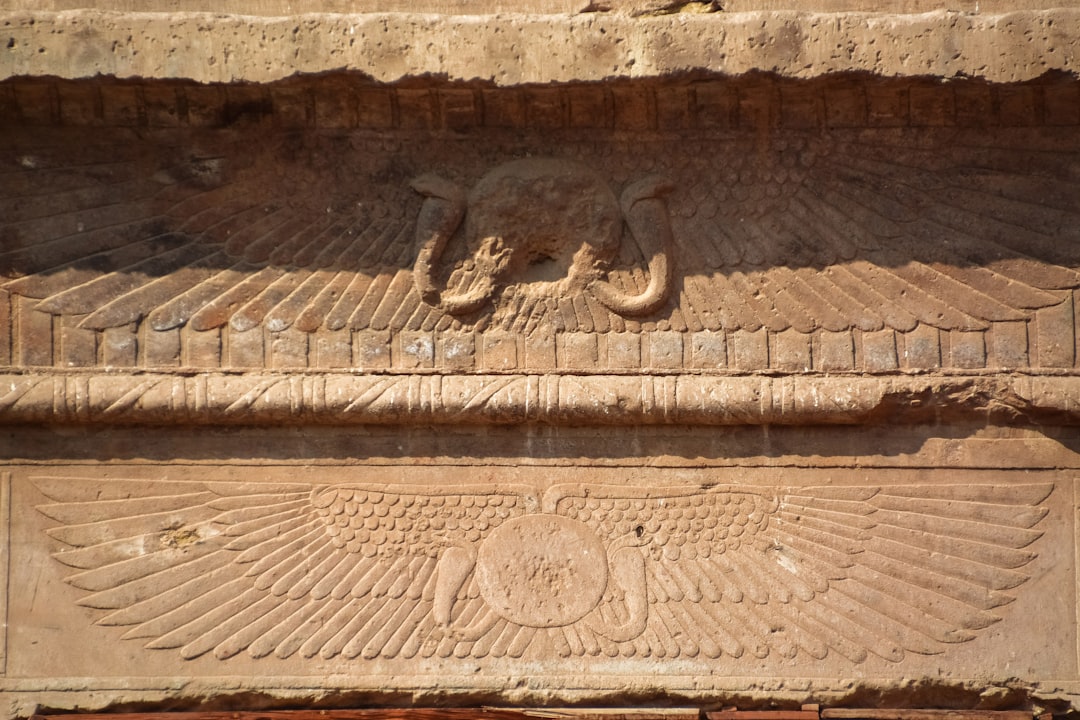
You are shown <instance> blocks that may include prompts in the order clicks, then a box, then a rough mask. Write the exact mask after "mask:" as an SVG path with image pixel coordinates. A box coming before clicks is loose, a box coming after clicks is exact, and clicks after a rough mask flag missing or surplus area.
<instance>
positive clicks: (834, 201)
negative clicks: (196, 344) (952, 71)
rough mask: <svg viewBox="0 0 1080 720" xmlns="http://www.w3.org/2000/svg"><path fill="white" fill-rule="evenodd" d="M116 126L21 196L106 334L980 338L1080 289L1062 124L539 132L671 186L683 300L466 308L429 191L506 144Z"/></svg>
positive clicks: (1069, 160) (20, 214)
mask: <svg viewBox="0 0 1080 720" xmlns="http://www.w3.org/2000/svg"><path fill="white" fill-rule="evenodd" d="M70 132H79V131H75V130H72V131H70ZM94 132H95V133H100V132H101V131H100V130H95V131H94ZM111 132H115V133H118V135H117V137H116V138H114V140H116V142H107V143H103V142H101V141H100V139H99V138H91V137H89V136H88V137H87V138H86V139H85V142H83V143H82V144H81V146H79V147H77V148H75V145H74V144H73V143H70V142H69V143H66V144H64V146H63V150H62V151H61V150H59V149H57V148H56V147H55V138H52V137H45V136H42V138H41V139H40V141H39V142H38V143H37V144H36V145H35V143H34V142H32V140H33V139H32V138H27V137H23V136H20V137H19V138H18V142H19V144H18V146H17V147H15V148H13V149H11V150H10V153H11V154H12V157H13V159H14V160H16V161H17V167H16V168H15V169H14V170H13V171H12V172H10V173H8V174H7V175H6V177H5V183H4V190H5V196H4V197H3V198H0V210H2V211H3V212H2V216H3V219H2V220H0V274H3V275H5V276H7V277H8V278H10V279H9V280H8V281H7V282H5V283H4V285H3V287H5V288H6V289H8V290H10V291H11V292H14V293H16V294H20V295H24V296H27V297H30V298H37V299H39V300H40V303H39V304H38V306H37V307H38V308H39V309H40V310H42V311H46V312H50V313H54V314H67V315H74V316H83V319H82V324H83V325H84V326H85V327H89V328H97V329H100V328H106V327H113V326H119V325H123V324H126V323H130V322H133V321H136V320H140V319H143V318H145V319H146V320H148V321H149V323H150V325H151V327H153V328H154V329H158V330H166V329H170V328H175V327H178V326H180V325H183V324H190V326H191V327H193V328H195V329H196V330H200V329H202V330H206V329H211V328H216V327H220V326H222V325H224V324H226V323H231V325H232V327H233V328H234V329H235V330H238V331H243V330H246V329H249V328H253V327H256V326H260V325H262V326H265V327H267V328H269V329H270V330H272V331H277V330H284V329H286V328H296V329H300V330H304V331H314V330H316V329H319V328H324V329H330V330H337V329H342V328H346V327H349V328H356V329H360V328H371V329H376V330H384V329H387V328H389V329H394V330H401V329H408V330H432V329H446V328H448V327H460V326H462V324H476V325H477V326H481V325H483V324H484V323H490V324H491V325H492V326H494V327H499V328H502V329H505V330H510V331H514V332H532V331H533V330H534V329H535V328H536V327H538V326H540V325H544V326H553V327H554V328H555V329H557V330H576V331H585V332H592V331H597V332H603V331H607V330H639V329H655V328H660V329H673V330H691V331H698V330H720V329H724V330H735V329H746V330H756V329H759V328H761V327H765V328H767V329H769V330H771V331H782V330H786V329H788V328H793V329H795V330H797V331H800V332H810V331H812V330H816V329H824V330H833V331H838V330H845V329H850V328H858V329H861V330H867V331H872V330H878V329H882V328H892V329H895V330H900V331H908V330H911V329H912V328H914V327H915V326H916V325H918V324H920V323H922V324H926V325H930V326H933V327H937V328H943V329H958V330H962V329H984V328H986V327H988V324H989V323H992V322H996V321H1007V320H1024V319H1029V318H1030V317H1031V316H1032V313H1033V311H1034V310H1036V309H1038V308H1043V307H1049V306H1053V305H1057V304H1060V303H1062V302H1064V301H1066V300H1067V299H1068V297H1069V293H1068V291H1069V290H1070V289H1072V288H1076V287H1080V273H1078V272H1077V270H1078V268H1080V250H1078V248H1080V185H1078V180H1077V177H1076V172H1075V167H1076V162H1077V160H1076V159H1077V157H1078V156H1080V141H1078V140H1077V139H1076V138H1075V137H1072V138H1069V137H1066V136H1064V135H1063V134H1056V135H1051V134H1044V135H1040V136H1037V135H1035V134H1034V133H1031V132H1025V131H1009V130H1006V129H998V130H995V131H993V132H985V133H980V132H977V131H971V130H968V131H963V132H959V131H955V130H948V131H945V130H941V131H934V130H929V129H925V128H921V129H919V130H918V131H910V132H908V131H902V130H878V131H874V130H867V131H849V132H840V131H836V132H832V133H830V134H813V135H808V134H800V133H795V132H792V133H785V134H783V135H778V136H776V137H775V138H774V139H772V140H771V141H770V142H769V143H768V144H767V145H766V146H764V147H761V146H759V139H757V138H750V137H744V138H742V139H739V138H732V137H722V138H717V139H715V140H710V141H708V142H699V143H697V144H694V143H686V142H684V141H682V140H680V141H678V142H666V141H661V142H656V143H649V144H647V145H645V146H643V147H642V148H640V151H639V152H633V153H631V152H626V153H617V154H611V153H608V152H604V151H602V149H598V148H597V147H595V145H596V143H592V144H587V145H573V144H570V145H567V146H566V147H558V146H551V145H550V144H542V145H537V146H536V147H531V146H527V145H524V146H522V147H521V148H519V149H518V150H519V154H532V155H535V156H544V155H550V156H580V158H581V160H582V162H583V163H585V164H587V165H590V166H594V167H595V168H596V169H597V170H598V171H599V172H601V173H602V174H603V175H604V176H605V177H606V178H608V179H609V182H610V183H611V187H612V189H613V190H614V191H616V192H620V191H622V190H624V189H625V188H626V187H629V186H630V185H631V184H633V183H635V182H637V181H640V180H642V179H643V178H644V177H648V176H652V175H658V176H661V177H664V178H666V179H667V180H669V181H670V183H671V186H672V187H673V190H672V191H671V192H670V193H668V194H667V196H666V199H665V202H666V203H667V208H668V212H669V215H670V220H671V229H672V234H673V239H674V247H673V249H672V251H671V252H672V254H673V257H672V258H670V262H671V264H672V265H673V266H674V281H673V285H672V290H671V298H670V300H669V302H667V303H666V304H664V305H663V306H661V307H660V308H659V309H658V310H656V311H655V312H652V313H650V314H648V315H646V316H643V317H622V316H620V315H618V314H617V313H614V312H611V311H610V310H609V309H608V308H606V307H604V306H603V305H602V304H600V303H599V302H598V301H597V300H596V298H595V297H593V296H592V294H590V293H588V292H585V293H581V294H580V295H574V296H573V297H569V296H568V297H552V296H546V295H544V294H543V293H536V292H534V293H528V292H525V293H523V292H507V293H504V294H497V295H496V296H495V297H496V301H495V305H496V306H495V307H487V308H485V309H484V310H483V311H482V312H478V313H476V314H475V315H473V316H469V317H467V318H458V317H453V316H450V315H447V314H445V313H443V312H442V311H441V310H439V309H438V308H436V307H434V306H432V305H430V304H428V303H426V302H424V301H423V300H422V299H421V297H420V295H419V293H418V291H417V289H416V287H415V283H414V280H413V276H412V271H411V269H412V266H413V263H414V262H415V260H416V252H417V238H416V230H415V225H416V220H417V216H418V213H419V211H420V207H421V202H422V198H421V197H420V196H419V195H418V193H416V192H414V191H413V190H412V189H411V188H410V186H409V181H410V179H412V178H414V177H416V176H418V175H421V174H423V173H425V172H429V171H431V170H432V169H433V168H432V167H430V164H431V160H430V159H429V157H430V156H431V155H432V154H433V153H434V154H436V155H437V156H438V157H441V158H444V159H445V157H446V153H448V152H451V153H453V152H457V153H459V155H458V156H457V158H456V160H454V162H453V163H452V164H453V165H454V166H455V167H456V168H458V169H459V171H460V173H461V178H464V179H463V180H461V182H462V185H463V189H464V190H467V189H468V187H467V186H468V184H469V183H470V182H475V181H476V180H477V179H479V178H480V177H481V176H483V174H484V173H485V172H487V171H489V170H491V169H492V168H493V167H495V166H497V165H498V160H497V159H491V155H490V153H489V152H480V151H479V150H478V149H477V148H476V147H474V146H467V145H460V146H455V147H454V148H452V149H450V148H447V147H439V148H438V149H437V152H436V151H435V150H433V149H432V148H431V147H430V146H429V145H426V144H425V142H424V141H422V140H420V139H417V140H416V141H414V142H411V143H410V144H409V145H408V146H406V147H402V146H400V145H397V144H396V141H394V142H391V143H390V144H389V145H387V144H386V143H385V142H383V141H378V140H373V139H366V138H363V137H360V136H357V137H356V138H350V137H347V136H341V137H331V136H317V135H314V134H312V135H311V136H306V137H305V138H304V139H297V136H295V135H280V136H275V135H266V136H261V139H262V142H253V141H252V140H251V139H233V138H234V136H232V135H228V134H224V133H222V134H221V136H220V137H221V138H224V139H216V140H212V139H208V136H207V137H202V138H200V140H199V141H198V142H194V143H193V144H192V146H191V147H188V146H186V145H185V146H184V147H183V150H182V151H181V150H176V151H175V152H173V151H165V150H163V149H162V148H163V146H162V144H160V143H158V144H152V143H150V142H149V141H147V140H144V139H140V138H138V137H136V136H135V135H133V134H127V133H123V132H122V131H111ZM167 152H172V155H167ZM16 154H17V157H16V156H15V155H16ZM58 209H59V211H58ZM537 222H541V223H542V222H543V218H537ZM642 240H643V239H642ZM646 244H647V243H646ZM446 258H447V262H446V267H444V268H441V269H440V272H441V273H442V275H441V277H443V278H445V281H446V283H447V287H448V288H453V289H454V291H455V292H464V291H465V290H468V289H469V288H471V287H473V285H474V284H475V283H478V282H482V280H483V278H480V277H478V276H477V273H478V270H477V268H476V267H473V266H472V265H471V264H470V263H469V262H468V258H467V257H466V247H465V242H464V241H463V239H462V237H461V234H460V233H459V235H458V236H456V237H455V239H454V240H452V241H451V243H450V245H449V246H448V250H447V255H446ZM648 260H649V259H648V258H647V257H645V255H644V254H643V251H642V249H641V242H640V241H639V240H635V238H634V235H633V233H632V232H631V231H629V229H627V230H624V236H623V242H622V245H621V253H620V256H619V258H618V260H617V261H616V263H615V267H614V268H612V270H611V272H610V273H609V274H608V276H607V277H608V280H609V281H610V283H611V284H612V285H613V286H614V287H615V288H616V289H617V290H619V291H621V292H623V293H625V294H626V295H628V296H633V295H638V294H640V293H642V292H644V291H645V290H646V288H647V287H648V286H649V283H650V278H649V276H648V271H647V269H646V268H647V267H648V265H649V262H648ZM513 280H514V279H513V278H511V279H508V280H507V282H512V281H513Z"/></svg>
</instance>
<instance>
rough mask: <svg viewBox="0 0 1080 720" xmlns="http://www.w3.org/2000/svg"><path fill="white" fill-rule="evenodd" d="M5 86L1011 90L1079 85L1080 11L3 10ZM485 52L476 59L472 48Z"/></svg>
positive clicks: (0, 74)
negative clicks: (321, 82)
mask: <svg viewBox="0 0 1080 720" xmlns="http://www.w3.org/2000/svg"><path fill="white" fill-rule="evenodd" d="M0 22H2V23H3V27H4V36H5V37H7V38H9V40H8V41H7V49H6V51H5V52H3V53H0V78H8V77H19V76H56V77H60V78H69V79H77V78H86V77H93V76H116V77H123V78H135V77H138V78H144V79H187V80H195V81H198V82H254V83H265V82H272V81H276V80H280V79H283V78H287V77H291V76H296V75H306V74H315V73H324V72H329V71H349V72H355V73H358V74H360V75H364V76H368V77H370V78H372V79H374V80H376V81H379V82H387V83H390V82H397V81H401V80H406V79H408V78H421V77H439V78H442V79H445V80H449V81H466V82H467V81H477V82H483V83H490V84H492V85H497V86H511V85H520V84H531V83H570V82H597V81H606V80H613V79H637V78H654V77H667V76H672V75H678V74H684V73H710V74H721V75H729V76H730V75H742V74H746V73H752V72H765V73H775V74H777V75H780V76H785V77H792V78H813V77H818V76H822V75H827V74H834V73H869V74H873V75H877V76H884V77H922V76H930V77H940V78H954V77H978V78H984V79H986V80H988V81H992V82H1002V83H1005V82H1021V81H1025V80H1030V79H1032V78H1036V77H1039V76H1041V75H1044V74H1046V73H1048V72H1051V71H1061V72H1067V73H1076V72H1077V68H1078V64H1080V56H1078V54H1077V46H1078V44H1080V10H1075V9H1054V10H1037V11H1032V10H1028V11H1018V12H1011V13H1004V14H987V15H980V14H967V13H957V12H948V11H935V12H929V13H923V14H879V13H807V12H795V11H776V12H745V13H710V14H704V15H696V14H683V13H676V14H670V15H660V16H649V17H632V16H630V15H625V14H604V13H587V14H579V15H516V14H508V15H459V16H448V15H427V14H413V13H390V14H385V13H384V14H374V13H373V14H363V15H359V14H354V15H345V14H311V15H298V16H290V17H254V16H241V15H224V14H210V13H172V14H169V13H124V12H105V11H100V10H73V11H64V12H41V11H37V12H18V11H14V12H11V11H9V12H6V13H3V12H0ZM478 48H482V50H478Z"/></svg>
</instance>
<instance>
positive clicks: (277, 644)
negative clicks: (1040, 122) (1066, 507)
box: [36, 479, 1053, 662]
mask: <svg viewBox="0 0 1080 720" xmlns="http://www.w3.org/2000/svg"><path fill="white" fill-rule="evenodd" d="M36 483H37V485H38V487H39V488H40V489H41V491H42V492H43V493H45V494H46V495H47V496H49V497H50V498H52V499H53V500H54V501H55V502H53V503H50V504H45V505H41V506H39V508H38V509H39V511H40V512H41V513H43V514H44V515H46V516H48V517H49V518H52V519H53V520H54V521H56V522H57V523H58V525H57V526H55V527H53V528H52V529H51V530H49V534H50V535H51V536H52V537H53V538H54V539H55V540H56V541H57V542H59V543H60V544H61V545H62V546H63V547H62V549H58V550H57V551H56V552H55V553H54V555H53V557H54V558H55V559H56V560H57V561H59V562H60V563H62V564H63V565H66V566H68V567H69V568H71V569H72V572H71V574H69V575H68V576H67V578H66V580H67V582H68V583H70V584H72V585H74V586H76V587H78V588H80V589H82V590H83V591H85V592H86V594H85V595H84V596H83V597H82V598H81V599H80V601H79V602H80V604H82V605H84V606H87V607H90V608H94V609H95V611H96V612H95V615H96V617H97V619H96V623H97V624H99V625H106V626H122V627H124V628H126V630H125V632H124V634H123V637H124V638H126V639H139V640H140V641H141V642H142V643H144V645H145V646H146V647H147V648H175V649H178V650H179V652H180V653H181V655H182V656H183V657H185V658H194V657H198V656H201V655H204V654H207V653H212V654H213V655H214V656H216V657H218V658H228V657H231V656H233V655H236V654H238V653H241V652H245V651H246V652H247V653H248V654H249V655H251V656H252V657H256V658H258V657H263V656H267V655H270V654H274V655H276V656H278V657H282V658H285V657H290V656H294V655H298V656H300V657H312V656H314V655H320V656H322V657H323V658H332V657H336V656H341V657H346V658H357V657H363V658H374V657H379V656H382V657H388V658H390V657H414V656H425V657H431V656H434V655H438V656H441V657H450V656H456V657H478V658H479V657H486V656H495V657H502V656H510V657H522V656H525V655H526V654H527V653H528V654H530V656H537V657H550V656H556V655H561V656H564V657H568V656H573V655H585V654H591V655H600V654H603V655H606V656H609V657H618V656H622V657H632V656H638V657H706V658H719V657H722V656H726V657H729V658H733V659H734V658H741V657H758V658H764V657H767V656H770V655H773V656H775V655H779V656H782V657H787V658H793V657H804V656H810V657H813V658H822V657H825V656H826V655H827V654H829V653H835V654H837V655H840V656H842V657H845V658H848V659H849V660H851V661H853V662H862V661H863V660H865V659H866V658H867V657H868V655H870V654H874V655H877V656H880V657H882V658H885V659H886V660H890V661H899V660H901V659H902V658H903V657H904V656H905V654H906V653H916V654H935V653H942V652H946V651H947V649H948V648H949V647H950V646H951V645H953V644H955V643H962V642H965V641H968V640H972V639H974V638H975V637H977V636H978V634H979V632H980V631H981V630H983V629H984V628H986V627H988V626H989V625H992V624H994V623H996V622H998V621H1000V620H1001V619H1002V617H1003V616H1002V614H1001V610H1000V609H999V608H1002V607H1003V606H1005V605H1007V604H1008V603H1010V602H1012V601H1013V600H1014V599H1015V597H1016V593H1017V592H1018V591H1019V589H1020V588H1021V586H1022V585H1023V584H1024V583H1025V581H1026V580H1027V579H1028V576H1027V575H1026V574H1025V571H1024V568H1025V566H1027V565H1028V564H1029V563H1030V562H1031V561H1032V560H1033V559H1034V558H1036V557H1037V554H1038V546H1037V545H1036V542H1037V541H1038V539H1039V538H1040V536H1041V535H1042V532H1041V530H1039V528H1038V526H1039V524H1040V523H1041V522H1042V520H1043V518H1044V517H1045V516H1046V514H1047V512H1048V509H1047V508H1046V507H1044V506H1043V505H1042V503H1043V502H1044V501H1045V500H1046V498H1047V497H1048V496H1049V494H1050V493H1051V491H1052V490H1053V486H1052V485H1048V484H1044V485H998V486H993V485H963V486H960V485H932V486H931V485H919V486H914V485H912V486H887V487H886V486H883V487H863V486H829V487H807V488H788V489H782V488H759V487H747V486H715V487H709V488H700V487H683V488H660V489H651V490H642V489H634V488H626V487H616V486H603V485H577V484H575V485H557V486H554V487H552V488H550V489H549V490H547V491H546V492H544V493H542V494H541V493H537V492H535V491H533V490H531V489H530V488H529V487H527V486H506V485H496V484H491V485H474V486H461V487H439V486H426V485H425V486H400V485H369V484H341V485H333V486H324V487H315V488H312V487H310V486H306V485H299V484H297V485H265V484H264V485H250V484H230V483H206V484H194V483H185V484H183V485H173V486H165V485H157V488H159V490H157V491H148V490H147V489H146V488H147V485H146V484H145V483H141V484H136V483H126V482H124V481H110V482H109V483H108V484H110V485H115V486H116V487H117V488H119V490H117V491H116V492H113V493H112V495H111V496H110V497H111V498H114V499H105V500H99V499H87V498H86V497H83V496H82V495H81V494H80V492H79V490H78V483H74V482H73V481H72V480H70V479H38V480H36ZM121 486H123V487H121ZM170 487H171V488H172V489H171V490H168V489H166V490H160V488H170Z"/></svg>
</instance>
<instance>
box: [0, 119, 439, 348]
mask: <svg viewBox="0 0 1080 720" xmlns="http://www.w3.org/2000/svg"><path fill="white" fill-rule="evenodd" d="M129 140H130V142H129V143H127V144H120V145H117V144H114V143H104V144H102V143H96V144H95V143H89V147H87V148H84V149H83V150H81V151H80V153H79V154H78V156H77V157H69V156H68V155H64V156H63V157H62V158H55V159H54V158H53V157H52V156H51V153H56V152H57V151H55V150H50V149H49V148H47V147H45V148H41V149H40V152H39V151H38V148H34V147H24V148H23V152H25V163H24V167H22V168H21V169H20V170H19V171H18V172H17V173H16V174H17V175H18V177H17V179H16V180H15V181H13V182H11V183H5V191H6V192H8V193H10V196H9V197H4V198H2V199H0V203H2V205H3V207H4V210H5V212H4V219H3V222H2V225H0V239H2V242H0V273H2V274H4V275H8V276H14V277H15V279H14V280H12V281H10V282H7V283H6V284H5V285H4V287H6V288H7V289H8V290H9V291H11V292H13V293H16V294H19V295H24V296H27V297H30V298H39V299H40V302H39V303H38V305H37V308H38V309H39V310H42V311H44V312H49V313H52V314H57V315H74V316H84V317H83V319H82V321H81V324H82V325H83V327H87V328H91V329H104V328H108V327H116V326H120V325H124V324H127V323H131V322H134V321H138V320H142V319H144V318H145V319H147V320H148V321H149V323H150V325H151V327H152V328H153V329H155V330H168V329H171V328H175V327H179V326H181V325H185V324H190V326H191V327H192V328H194V329H196V330H209V329H212V328H217V327H220V326H222V325H224V324H226V323H231V325H232V327H233V329H234V330H236V331H241V332H242V331H245V330H248V329H250V328H254V327H256V326H260V325H265V326H266V327H267V328H269V329H270V330H272V331H280V330H284V329H287V328H290V327H295V328H298V329H302V330H306V331H314V330H316V329H318V328H320V327H323V328H327V329H331V330H337V329H341V328H347V327H369V326H370V327H373V328H375V329H383V328H385V327H387V326H388V325H389V324H390V322H391V320H393V319H394V318H395V317H397V316H399V315H400V314H406V315H405V317H406V318H408V317H411V314H412V312H418V313H421V314H425V317H426V313H434V314H435V315H434V316H433V317H432V318H431V319H430V322H434V321H436V320H438V319H439V316H440V315H441V314H440V313H439V311H438V310H436V309H435V308H432V307H430V306H426V305H424V304H423V303H421V302H420V300H419V296H418V295H417V294H416V291H415V288H413V283H412V276H411V272H410V271H411V266H412V261H413V259H414V258H413V254H414V250H413V246H414V234H415V216H416V212H417V211H418V209H419V201H420V198H419V197H418V196H416V194H415V193H414V192H412V191H411V190H410V188H409V187H408V185H407V177H404V178H401V182H375V181H373V180H372V176H377V175H385V174H386V173H387V172H389V169H388V165H389V164H390V162H391V158H392V157H393V155H391V154H388V153H374V154H371V155H366V154H364V153H362V152H359V153H358V152H357V150H356V148H353V147H352V146H351V145H349V143H348V141H345V140H340V139H339V140H332V139H325V138H324V139H321V140H318V141H311V142H310V143H304V142H302V141H298V140H295V139H293V138H277V139H276V140H274V141H271V142H270V143H268V144H263V145H257V144H255V143H252V142H250V141H247V142H244V141H236V142H224V141H222V142H216V143H214V144H213V145H212V146H210V145H208V146H207V147H205V148H195V149H193V150H192V151H191V152H188V153H186V154H180V153H176V154H174V155H169V156H162V155H163V152H162V150H161V148H160V147H155V146H151V145H149V144H148V143H147V142H145V141H142V140H139V139H137V138H134V137H132V138H129ZM343 143H344V145H343V146H342V144H343ZM95 147H96V148H98V149H97V150H96V151H95V150H94V148H95ZM65 152H66V151H65ZM348 154H352V155H354V156H358V157H362V158H364V163H363V164H362V165H361V166H359V167H358V166H354V165H352V164H349V163H343V162H342V160H341V157H342V156H344V155H348ZM148 158H155V159H154V160H150V159H148ZM343 172H344V173H346V174H347V175H348V177H342V173H343ZM399 172H400V171H399ZM395 176H396V175H395ZM58 188H59V189H58ZM58 208H59V209H60V210H59V212H58V211H57V210H58ZM19 276H22V277H19ZM421 306H422V307H421ZM406 307H409V308H411V310H409V311H406V310H405V308H406ZM399 322H400V318H399Z"/></svg>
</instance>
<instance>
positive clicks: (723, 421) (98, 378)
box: [0, 372, 1080, 425]
mask: <svg viewBox="0 0 1080 720" xmlns="http://www.w3.org/2000/svg"><path fill="white" fill-rule="evenodd" d="M0 389H2V390H3V392H2V394H0V422H6V423H21V422H69V423H155V422H168V423H192V424H202V423H215V424H216V423H237V424H253V423H254V424H261V423H271V424H280V423H290V422H303V423H325V424H353V423H358V424H359V423H389V424H395V423H403V422H410V423H480V424H503V423H509V424H513V423H520V422H539V423H555V424H559V423H581V422H588V423H593V424H604V425H620V424H638V423H651V424H665V423H694V424H702V425H738V424H764V423H782V424H803V423H810V422H828V423H840V424H860V423H866V422H871V421H873V420H875V418H878V417H881V418H884V417H885V416H888V418H889V421H890V422H899V421H905V420H907V421H918V420H926V419H927V417H933V416H934V415H933V413H936V412H949V413H951V414H952V415H955V416H956V417H958V418H959V417H979V418H982V419H986V418H987V417H991V418H993V419H995V420H997V421H999V422H1012V421H1033V420H1053V421H1055V422H1060V423H1064V424H1075V423H1077V422H1080V413H1078V412H1077V408H1078V407H1080V378H1077V377H1069V376H1018V377H1013V378H1001V377H991V376H978V375H927V376H902V377H888V378H883V377H866V376H864V377H847V376H843V377H836V376H834V377H829V376H799V377H768V376H732V377H719V376H707V375H644V376H640V375H634V376H628V375H585V376H581V375H435V374H431V375H421V374H411V375H391V374H387V375H353V374H349V373H308V374H296V373H259V374H227V373H200V374H194V375H178V374H168V373H151V372H147V373H102V374H84V373H77V372H71V373H56V374H48V375H38V374H6V375H0ZM931 401H932V402H931ZM926 413H930V415H929V416H927V415H926Z"/></svg>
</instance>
